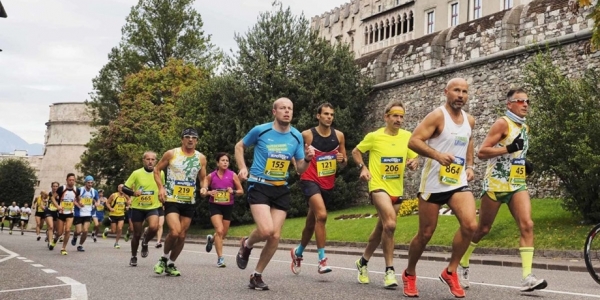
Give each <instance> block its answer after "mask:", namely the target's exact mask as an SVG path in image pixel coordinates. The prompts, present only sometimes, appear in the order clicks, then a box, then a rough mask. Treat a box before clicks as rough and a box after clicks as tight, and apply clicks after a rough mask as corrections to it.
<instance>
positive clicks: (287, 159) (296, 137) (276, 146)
mask: <svg viewBox="0 0 600 300" xmlns="http://www.w3.org/2000/svg"><path fill="white" fill-rule="evenodd" d="M242 142H243V143H244V146H245V147H250V146H255V147H254V160H253V162H252V166H251V167H250V178H248V181H249V182H260V183H264V184H268V185H273V184H272V183H269V182H265V180H268V181H272V182H277V185H284V184H285V185H287V178H288V176H289V172H288V169H289V167H290V163H291V161H292V157H294V158H295V159H296V160H297V161H298V160H301V159H304V139H303V138H302V134H300V132H299V131H298V130H297V129H296V128H294V127H290V131H288V132H285V133H281V132H278V131H277V130H275V129H273V122H270V123H265V124H261V125H258V126H255V127H254V128H252V129H251V130H250V132H248V134H246V136H245V137H244V139H243V140H242Z"/></svg>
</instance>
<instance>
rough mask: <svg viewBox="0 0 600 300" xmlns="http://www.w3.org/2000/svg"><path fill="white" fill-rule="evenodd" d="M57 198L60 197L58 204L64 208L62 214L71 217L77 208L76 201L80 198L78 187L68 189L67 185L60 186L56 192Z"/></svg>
mask: <svg viewBox="0 0 600 300" xmlns="http://www.w3.org/2000/svg"><path fill="white" fill-rule="evenodd" d="M56 194H57V195H56V196H57V197H58V198H57V199H56V200H57V201H56V202H58V205H60V207H62V209H63V210H62V212H61V213H62V214H64V215H70V214H73V210H74V208H75V204H73V203H74V202H75V199H76V198H77V196H79V189H78V188H76V187H73V188H68V187H67V186H66V185H63V186H60V187H59V188H58V190H56Z"/></svg>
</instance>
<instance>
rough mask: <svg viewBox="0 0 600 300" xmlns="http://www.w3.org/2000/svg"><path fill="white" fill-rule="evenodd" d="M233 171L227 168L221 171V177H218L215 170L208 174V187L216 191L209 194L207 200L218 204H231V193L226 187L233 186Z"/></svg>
mask: <svg viewBox="0 0 600 300" xmlns="http://www.w3.org/2000/svg"><path fill="white" fill-rule="evenodd" d="M233 175H234V173H233V171H231V170H229V169H227V170H225V172H223V178H221V177H219V175H218V174H217V171H213V172H212V173H210V174H208V176H210V189H211V190H214V191H216V192H217V193H216V194H215V196H214V197H213V196H210V198H208V202H210V203H214V204H219V205H233V194H230V193H229V192H228V191H227V188H231V189H233V188H234V186H235V185H234V182H233Z"/></svg>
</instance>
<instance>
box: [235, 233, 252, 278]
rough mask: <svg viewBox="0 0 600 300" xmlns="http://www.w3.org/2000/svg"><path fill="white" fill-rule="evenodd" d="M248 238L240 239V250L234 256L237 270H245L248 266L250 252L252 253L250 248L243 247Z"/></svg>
mask: <svg viewBox="0 0 600 300" xmlns="http://www.w3.org/2000/svg"><path fill="white" fill-rule="evenodd" d="M246 240H248V237H244V238H242V242H241V245H240V250H239V251H238V254H237V255H236V256H235V262H236V263H237V266H238V268H240V269H242V270H243V269H245V268H246V267H247V266H248V260H249V259H250V252H252V249H251V248H247V247H246V246H244V244H245V242H246Z"/></svg>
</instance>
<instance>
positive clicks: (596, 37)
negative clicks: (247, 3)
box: [579, 0, 600, 48]
mask: <svg viewBox="0 0 600 300" xmlns="http://www.w3.org/2000/svg"><path fill="white" fill-rule="evenodd" d="M579 5H580V6H583V7H591V6H592V5H593V4H592V0H579ZM588 18H590V19H592V20H594V27H593V28H592V46H593V47H594V48H598V47H599V46H600V1H596V4H595V5H594V7H593V8H592V11H591V13H590V15H589V16H588Z"/></svg>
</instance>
